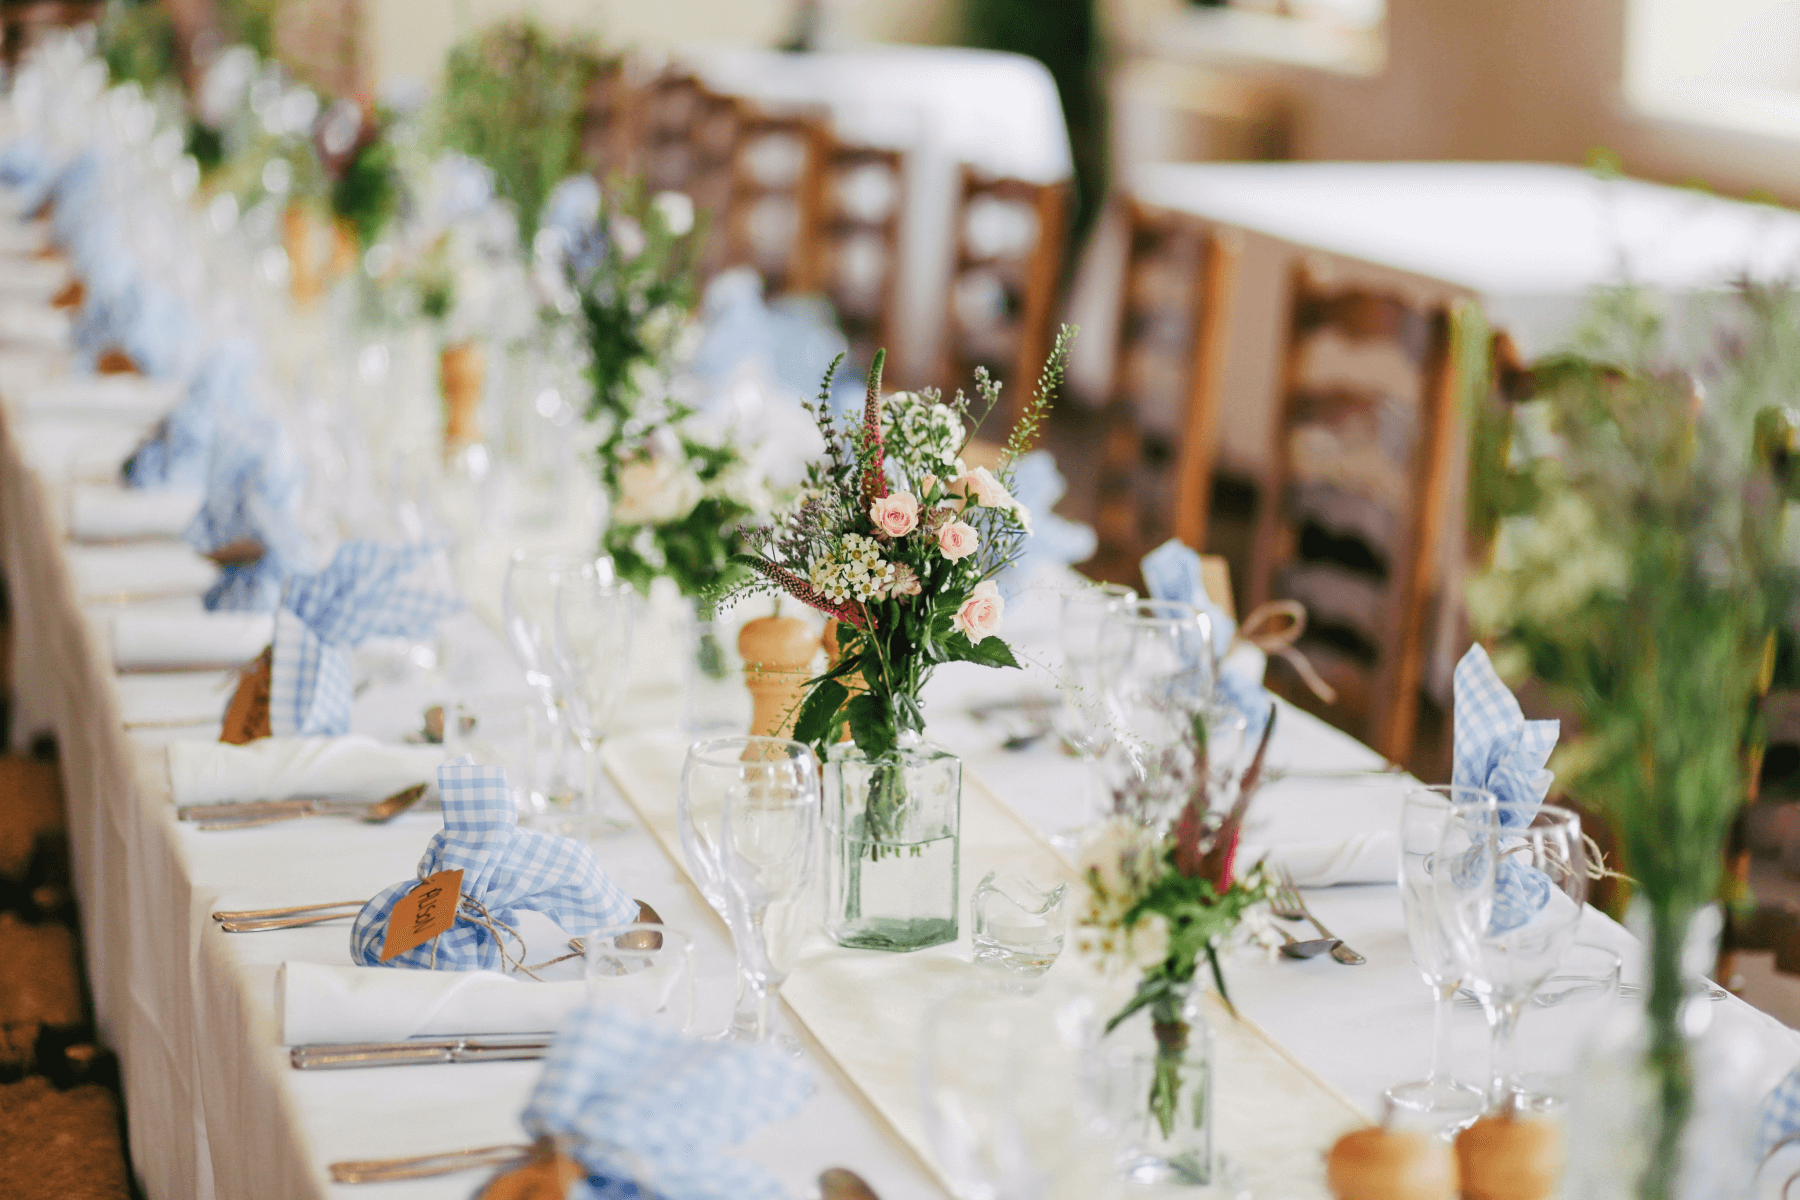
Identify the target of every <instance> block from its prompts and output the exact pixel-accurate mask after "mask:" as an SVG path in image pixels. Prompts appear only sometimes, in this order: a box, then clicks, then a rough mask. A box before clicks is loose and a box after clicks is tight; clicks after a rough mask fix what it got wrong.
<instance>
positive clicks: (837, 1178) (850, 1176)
mask: <svg viewBox="0 0 1800 1200" xmlns="http://www.w3.org/2000/svg"><path fill="white" fill-rule="evenodd" d="M819 1200H881V1197H879V1196H877V1195H876V1194H875V1189H874V1188H872V1187H870V1186H869V1185H868V1184H866V1183H864V1182H863V1177H862V1176H861V1175H858V1174H857V1173H856V1172H855V1171H852V1170H850V1169H848V1168H847V1167H827V1168H826V1169H825V1170H823V1171H821V1172H820V1173H819Z"/></svg>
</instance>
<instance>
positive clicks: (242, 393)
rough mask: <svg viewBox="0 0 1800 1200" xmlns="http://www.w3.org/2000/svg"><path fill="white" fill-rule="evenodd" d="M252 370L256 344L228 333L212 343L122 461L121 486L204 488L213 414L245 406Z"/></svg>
mask: <svg viewBox="0 0 1800 1200" xmlns="http://www.w3.org/2000/svg"><path fill="white" fill-rule="evenodd" d="M255 371H256V349H255V347H254V346H252V345H251V344H250V342H249V341H247V340H245V339H243V338H232V339H230V340H229V341H226V342H224V343H222V344H221V345H219V346H217V347H215V348H214V349H213V350H212V351H211V352H210V353H209V354H208V356H207V358H206V360H205V361H204V362H203V363H202V364H201V367H200V369H199V371H198V372H196V373H195V375H194V378H193V379H192V380H191V381H189V383H188V386H187V390H186V391H185V392H184V393H183V394H182V397H181V400H180V402H179V403H177V404H176V405H175V408H174V409H173V410H172V411H171V412H170V413H169V415H168V416H166V417H164V418H163V419H162V421H161V422H160V423H159V424H158V425H157V427H156V430H155V432H154V433H152V434H151V435H150V436H149V437H147V438H145V439H144V441H143V442H142V443H141V444H140V445H139V446H138V448H137V449H136V450H135V451H134V452H133V453H132V455H131V457H130V458H129V459H127V460H126V462H125V469H124V474H125V483H126V486H128V487H134V488H159V487H187V488H203V487H205V486H206V477H207V466H208V463H209V460H210V456H211V453H212V447H213V438H214V436H215V434H216V433H217V429H218V423H219V414H220V413H221V412H226V411H235V412H242V411H244V410H245V409H246V408H247V406H248V404H249V403H250V380H251V377H252V376H253V375H254V374H255Z"/></svg>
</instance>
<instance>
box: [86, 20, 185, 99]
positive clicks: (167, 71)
mask: <svg viewBox="0 0 1800 1200" xmlns="http://www.w3.org/2000/svg"><path fill="white" fill-rule="evenodd" d="M99 42H100V47H99V48H100V55H101V57H102V58H103V59H104V60H105V61H106V73H107V75H108V76H110V77H111V79H112V82H113V83H114V84H121V83H136V84H138V85H139V86H140V87H142V88H143V89H144V90H145V91H146V92H148V91H153V90H154V89H155V88H156V87H157V85H158V84H161V83H162V82H164V81H165V80H168V81H175V82H179V80H180V71H181V47H180V43H179V41H178V39H177V38H176V36H175V22H174V21H173V20H172V19H170V17H169V10H168V9H167V8H165V7H163V6H162V5H161V4H157V3H155V2H154V0H115V2H114V3H112V4H109V5H107V7H106V13H105V15H104V16H103V17H102V18H101V20H100V29H99Z"/></svg>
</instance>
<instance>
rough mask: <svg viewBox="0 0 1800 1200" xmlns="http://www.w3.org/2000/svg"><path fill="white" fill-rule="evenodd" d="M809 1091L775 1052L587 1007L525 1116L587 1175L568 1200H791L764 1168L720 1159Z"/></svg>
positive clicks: (805, 1075)
mask: <svg viewBox="0 0 1800 1200" xmlns="http://www.w3.org/2000/svg"><path fill="white" fill-rule="evenodd" d="M811 1091H812V1078H811V1074H810V1072H809V1071H808V1070H807V1069H806V1067H805V1065H804V1064H802V1063H799V1062H797V1061H795V1060H793V1059H791V1058H789V1057H788V1056H787V1055H785V1054H782V1053H781V1052H780V1051H778V1050H775V1049H774V1048H772V1047H768V1046H745V1045H735V1044H733V1043H730V1042H701V1041H697V1040H695V1039H693V1038H689V1037H684V1036H683V1035H682V1034H680V1033H678V1032H676V1031H675V1030H673V1029H670V1028H668V1027H666V1026H663V1025H659V1024H657V1023H656V1022H654V1021H652V1020H648V1019H646V1018H643V1017H636V1016H632V1015H629V1014H627V1013H625V1012H623V1011H621V1010H620V1009H618V1008H616V1007H603V1006H591V1007H586V1008H581V1009H578V1010H577V1011H576V1012H575V1014H574V1016H573V1017H572V1018H571V1020H570V1022H569V1024H568V1025H567V1026H566V1027H565V1028H564V1029H563V1031H562V1032H561V1033H560V1034H558V1035H557V1038H556V1041H555V1043H554V1044H553V1045H552V1046H551V1047H550V1053H549V1054H548V1055H547V1056H546V1057H545V1059H544V1073H543V1075H542V1076H540V1077H539V1079H538V1085H537V1088H536V1090H534V1091H533V1092H532V1094H531V1100H530V1102H529V1103H527V1104H526V1106H525V1112H524V1113H523V1114H522V1116H521V1118H520V1120H521V1123H522V1124H523V1125H524V1126H525V1129H526V1132H528V1133H530V1134H531V1135H532V1136H533V1137H546V1136H548V1137H555V1138H557V1139H558V1140H559V1141H560V1142H562V1143H563V1144H564V1145H566V1146H568V1147H569V1149H570V1151H571V1152H572V1153H573V1155H574V1157H575V1159H576V1161H578V1162H579V1163H580V1164H581V1165H582V1167H583V1168H585V1169H586V1170H587V1171H588V1173H589V1178H588V1180H587V1181H586V1184H585V1185H584V1186H585V1189H586V1190H585V1191H584V1190H582V1189H581V1188H577V1189H576V1190H574V1191H571V1192H570V1196H571V1197H581V1198H582V1200H594V1198H596V1197H611V1196H627V1195H634V1194H643V1193H644V1192H647V1191H654V1193H655V1194H656V1195H657V1196H659V1197H662V1200H716V1198H717V1197H721V1196H729V1197H731V1198H732V1200H785V1198H786V1196H787V1193H786V1191H784V1190H783V1189H782V1186H781V1184H780V1183H779V1182H777V1181H776V1179H775V1177H774V1176H773V1175H771V1174H770V1173H769V1172H768V1170H767V1169H766V1168H764V1167H762V1166H760V1165H758V1164H756V1163H752V1162H746V1161H744V1160H742V1159H737V1158H731V1157H728V1156H726V1155H724V1154H722V1153H720V1152H721V1151H722V1150H724V1149H725V1148H727V1147H730V1146H735V1145H737V1144H739V1143H740V1142H743V1141H744V1140H745V1139H747V1138H748V1137H749V1136H750V1135H751V1134H753V1133H755V1132H756V1131H757V1130H758V1129H760V1128H762V1127H763V1126H764V1125H767V1124H769V1123H770V1122H772V1121H778V1120H781V1119H782V1118H784V1117H787V1116H790V1115H792V1114H793V1113H795V1112H797V1111H798V1110H799V1109H800V1106H801V1105H803V1104H804V1103H805V1102H806V1099H807V1096H808V1095H809V1094H810V1093H811ZM628 1183H635V1184H637V1185H638V1187H639V1188H640V1189H643V1191H642V1192H637V1193H634V1192H633V1191H632V1190H631V1189H630V1188H629V1187H628V1186H627V1184H628Z"/></svg>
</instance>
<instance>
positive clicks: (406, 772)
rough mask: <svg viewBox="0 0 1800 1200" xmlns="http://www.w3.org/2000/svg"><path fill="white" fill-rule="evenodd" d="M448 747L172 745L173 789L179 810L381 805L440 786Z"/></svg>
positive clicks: (295, 742)
mask: <svg viewBox="0 0 1800 1200" xmlns="http://www.w3.org/2000/svg"><path fill="white" fill-rule="evenodd" d="M443 761H444V748H443V747H442V746H403V745H398V744H395V743H392V742H378V741H376V740H375V739H374V738H372V737H365V736H363V735H361V734H350V735H348V736H346V737H331V738H259V739H257V740H256V741H254V742H248V743H246V744H245V745H242V746H232V745H227V744H226V743H224V742H188V741H183V742H171V743H170V744H169V781H170V783H171V784H172V785H173V791H174V797H175V803H176V804H218V803H221V802H223V801H227V800H286V799H288V798H289V797H291V796H330V797H332V798H334V799H344V800H371V801H373V800H380V799H383V798H384V797H387V796H391V795H393V794H394V793H395V792H397V791H399V790H400V789H401V788H405V787H411V786H412V785H413V784H415V783H427V782H431V781H434V780H436V778H437V769H438V764H440V763H442V762H443Z"/></svg>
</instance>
